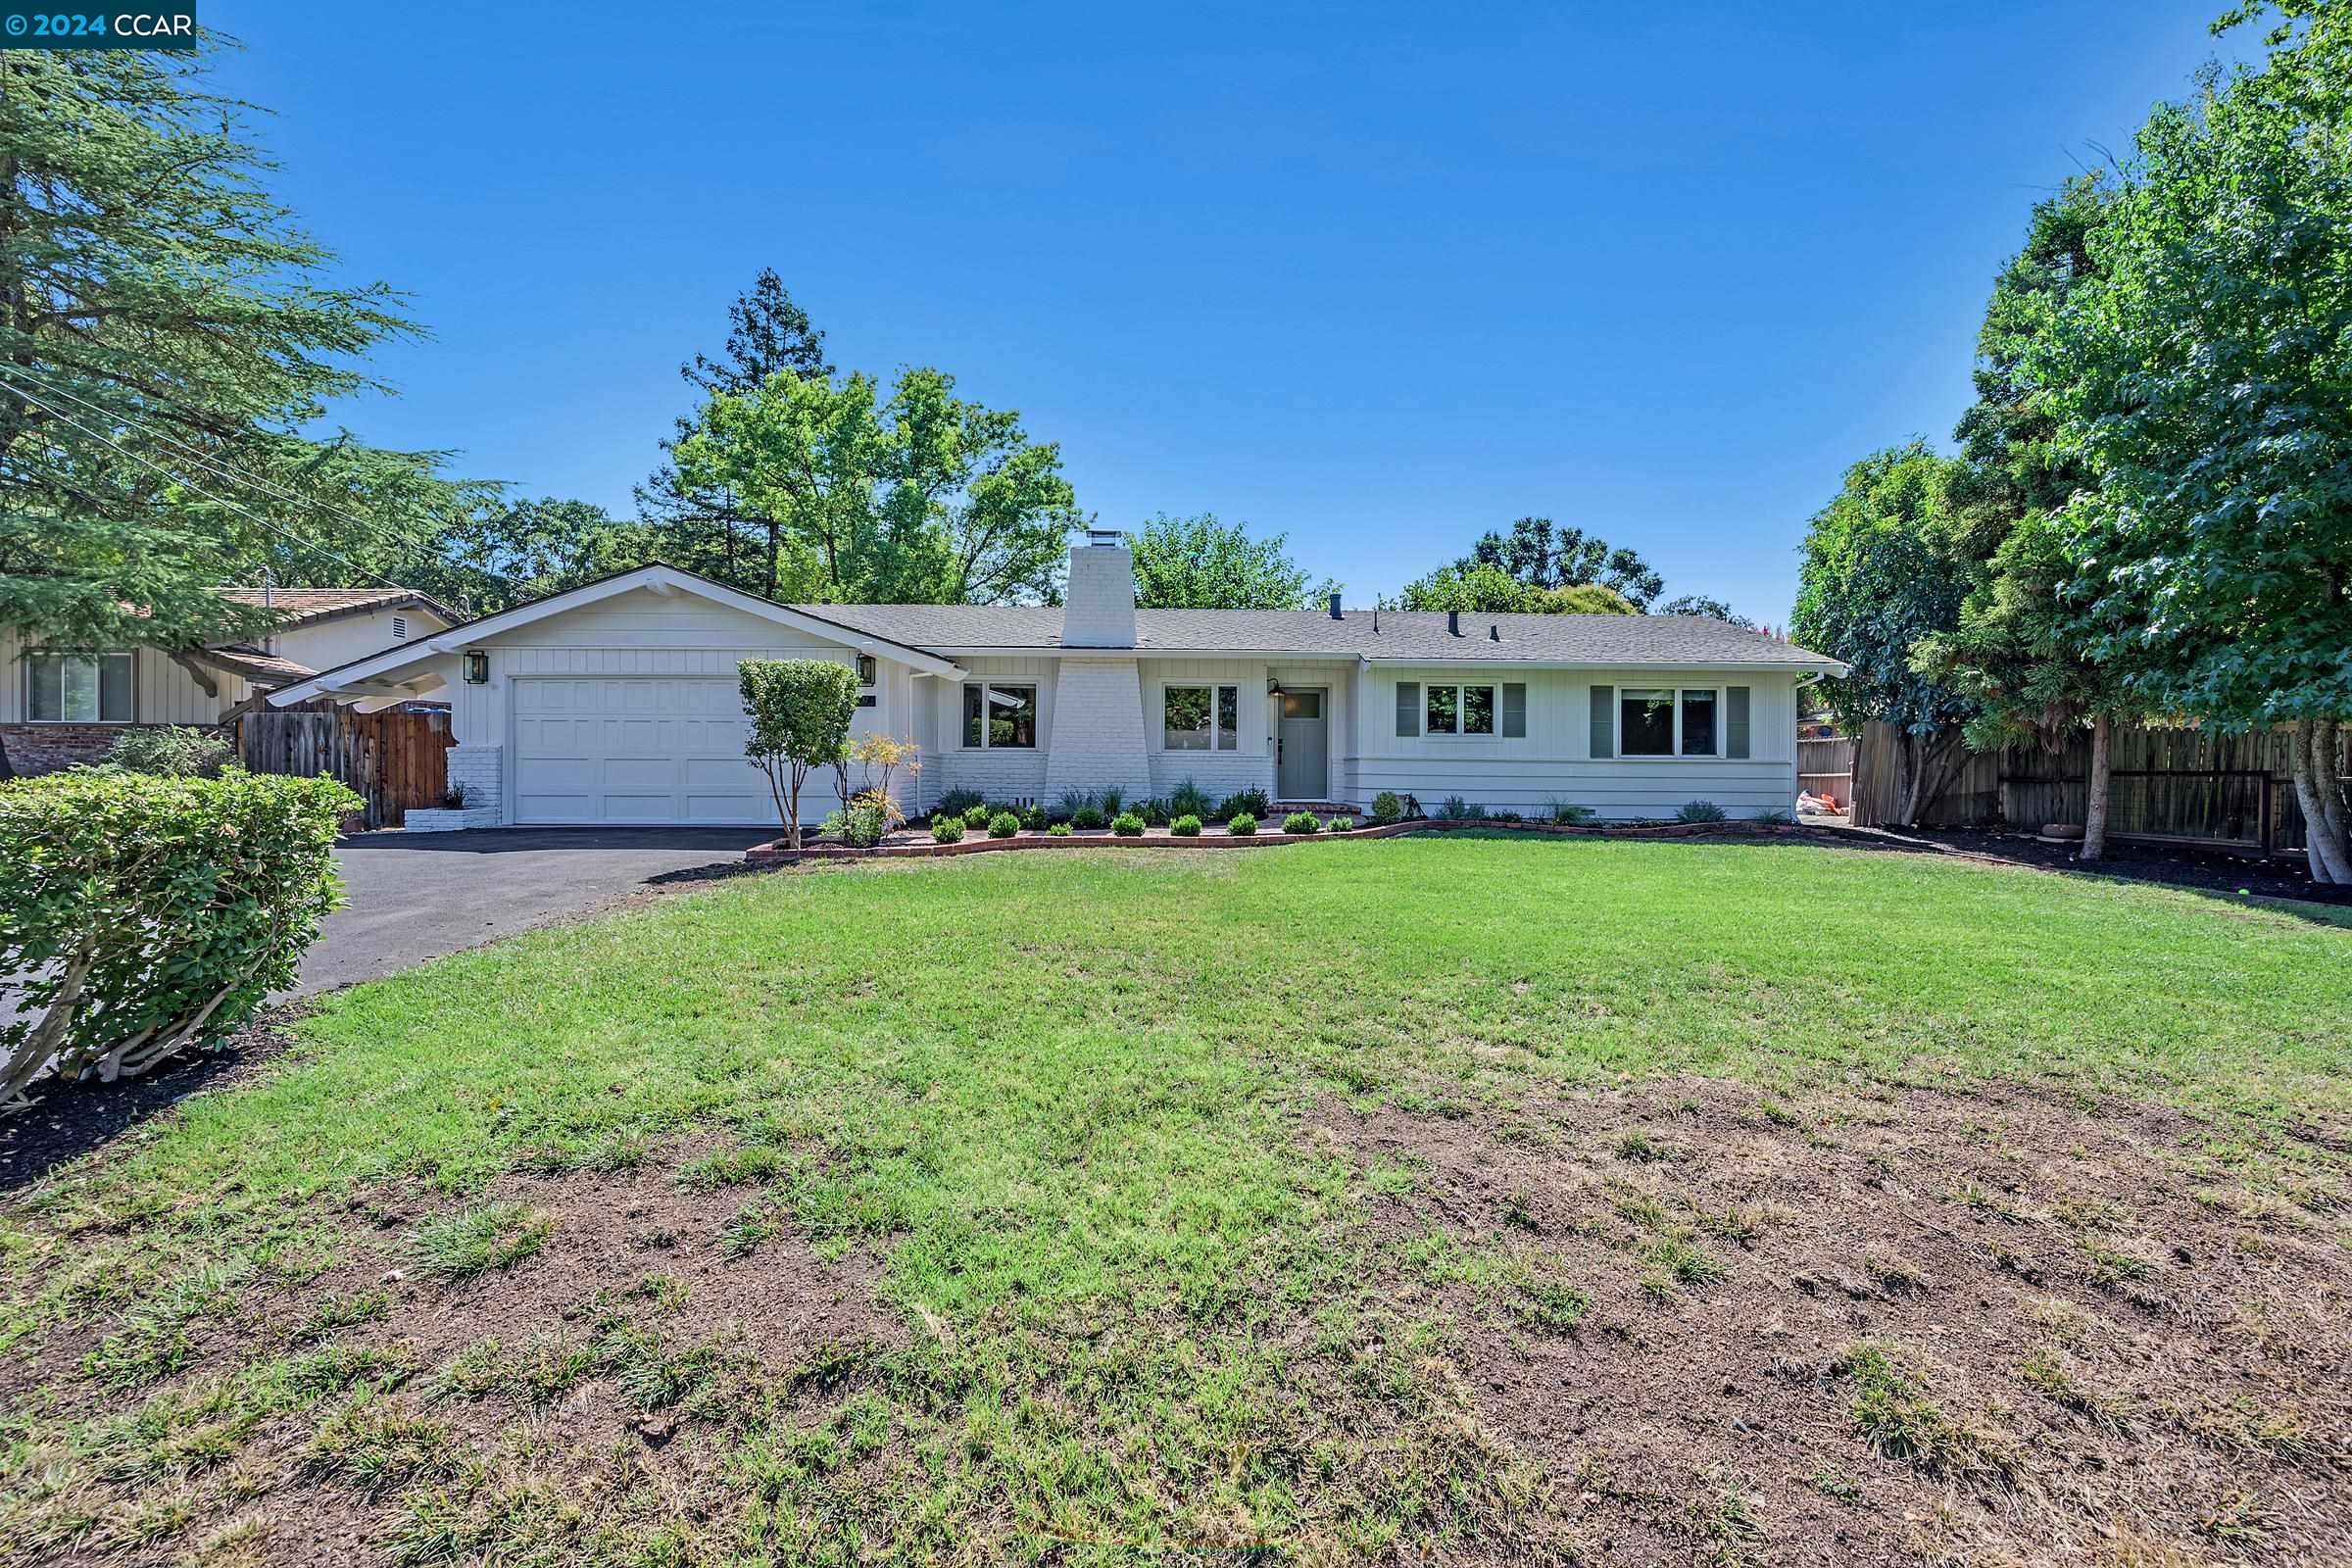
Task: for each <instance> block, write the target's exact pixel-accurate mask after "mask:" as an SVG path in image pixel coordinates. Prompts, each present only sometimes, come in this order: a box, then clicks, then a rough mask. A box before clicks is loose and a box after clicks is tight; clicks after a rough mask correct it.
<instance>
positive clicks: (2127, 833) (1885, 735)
mask: <svg viewBox="0 0 2352 1568" xmlns="http://www.w3.org/2000/svg"><path fill="white" fill-rule="evenodd" d="M2288 734H2289V732H2288V731H2286V730H2282V729H2280V730H2266V731H2262V732H2260V733H2256V734H2250V735H2217V734H2215V733H2213V732H2211V731H2209V730H2202V729H2190V728H2178V729H2142V728H2138V727H2132V726H2127V727H2122V728H2119V729H2117V730H2116V732H2115V735H2114V740H2113V743H2112V745H2111V747H2110V749H2109V763H2110V776H2109V780H2108V787H2107V831H2108V832H2109V833H2110V834H2112V835H2113V836H2115V837H2117V838H2128V839H2141V840H2149V841H2155V842H2171V843H2180V844H2202V845H2214V846H2220V847H2224V848H2229V849H2239V850H2248V851H2252V852H2255V853H2258V854H2278V855H2284V854H2297V855H2299V854H2301V853H2302V851H2303V811H2302V808H2301V807H2300V806H2299V805H2298V804H2297V803H2296V801H2295V788H2294V784H2293V782H2292V780H2291V779H2290V777H2289V775H2288V772H2287V739H2288ZM1800 744H1801V743H1800ZM1902 744H1903V738H1902V733H1901V732H1900V731H1899V730H1897V729H1896V728H1895V727H1894V726H1892V725H1890V724H1866V725H1864V726H1863V730H1862V734H1861V737H1860V740H1859V744H1858V745H1857V746H1856V748H1855V752H1854V825H1855V826H1857V827H1880V826H1889V825H1892V824H1893V823H1894V822H1895V819H1896V817H1897V815H1898V814H1899V813H1900V810H1901V806H1902V798H1901V793H1900V786H1901V773H1902V768H1901V755H1902ZM2345 753H2346V761H2345V764H2344V765H2345V766H2346V768H2347V770H2352V736H2347V737H2346V747H2345ZM1800 765H1801V764H1800ZM2089 779H2090V733H2089V732H2088V731H2087V730H2085V731H2082V732H2081V733H2079V734H2077V735H2074V736H2072V737H2070V738H2069V739H2068V741H2067V743H2066V745H2065V746H2063V747H2058V748H2045V747H2040V746H2012V747H2008V748H2006V749H2004V750H2002V751H1998V752H1974V753H1971V754H1969V755H1968V756H1967V757H1966V758H1965V759H1964V760H1962V762H1961V763H1960V765H1959V766H1958V767H1957V768H1956V769H1955V770H1954V771H1953V773H1952V776H1951V778H1950V780H1949V781H1948V782H1947V783H1946V784H1945V785H1944V787H1943V789H1942V790H1941V792H1939V793H1938V794H1937V795H1936V798H1935V799H1934V800H1933V801H1932V802H1930V803H1929V806H1928V808H1927V809H1926V810H1925V811H1923V812H1922V813H1921V825H1923V826H1926V827H1988V826H2006V827H2011V828H2022V829H2031V828H2037V827H2040V826H2041V825H2042V824H2043V823H2045V822H2067V823H2073V824H2076V825H2078V826H2079V825H2081V823H2082V819H2083V817H2084V815H2085V814H2086V812H2087V809H2088V805H2089V793H2090V792H2089Z"/></svg>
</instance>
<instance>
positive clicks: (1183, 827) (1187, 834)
mask: <svg viewBox="0 0 2352 1568" xmlns="http://www.w3.org/2000/svg"><path fill="white" fill-rule="evenodd" d="M1168 831H1169V832H1170V833H1172V834H1174V835H1175V836H1176V837H1178V838H1180V839H1197V838H1199V837H1200V836H1201V819H1200V818H1199V817H1197V816H1195V815H1193V814H1192V813H1191V812H1190V811H1187V812H1186V813H1185V814H1184V815H1182V816H1180V817H1178V818H1177V819H1176V820H1175V821H1173V822H1170V823H1169V824H1168Z"/></svg>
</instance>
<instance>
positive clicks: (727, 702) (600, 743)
mask: <svg viewBox="0 0 2352 1568" xmlns="http://www.w3.org/2000/svg"><path fill="white" fill-rule="evenodd" d="M514 703H515V720H514V735H515V740H514V746H515V754H514V765H515V820H516V821H518V822H628V823H641V824H642V823H661V822H709V823H764V822H768V821H772V820H773V819H774V816H775V805H774V803H773V802H772V801H770V800H769V799H768V794H767V787H766V784H765V783H764V782H763V781H762V780H761V779H760V775H759V773H758V772H756V771H755V770H754V769H753V768H752V767H751V766H750V764H749V763H747V762H746V761H745V760H744V756H743V741H744V732H745V730H746V728H747V721H746V720H745V718H744V716H743V699H742V695H741V692H740V690H739V688H738V686H737V684H736V682H735V681H734V680H733V679H731V678H711V679H679V678H673V677H661V678H655V677H635V678H608V679H601V680H577V679H551V678H522V679H517V680H516V681H515V693H514ZM810 793H811V795H812V796H813V795H814V794H815V792H813V791H812V792H810ZM824 799H827V800H829V799H830V796H829V795H828V796H826V797H824ZM811 804H812V805H813V804H814V802H813V801H812V802H811ZM822 814H823V812H822V811H821V810H818V811H815V812H814V813H813V815H816V816H821V815H822Z"/></svg>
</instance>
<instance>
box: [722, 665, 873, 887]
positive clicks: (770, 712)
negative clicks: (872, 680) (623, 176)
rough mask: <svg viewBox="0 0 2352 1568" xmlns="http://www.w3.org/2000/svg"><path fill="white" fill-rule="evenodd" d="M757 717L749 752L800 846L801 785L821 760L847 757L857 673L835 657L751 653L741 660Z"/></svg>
mask: <svg viewBox="0 0 2352 1568" xmlns="http://www.w3.org/2000/svg"><path fill="white" fill-rule="evenodd" d="M736 679H737V683H738V685H739V686H740V687H741V688H742V692H743V711H744V712H745V713H746V714H747V715H749V717H750V719H751V727H750V728H749V730H747V731H746V733H745V736H744V742H743V755H744V756H745V757H746V758H748V759H749V760H751V764H752V765H753V766H754V767H756V768H758V769H759V770H760V772H761V773H762V774H764V775H765V776H766V778H767V787H768V792H769V793H770V794H771V795H772V796H774V798H775V802H776V813H777V814H778V815H779V816H781V817H782V818H783V820H784V842H785V843H786V844H787V845H788V846H790V847H791V848H793V849H796V850H797V849H799V848H800V847H801V791H802V790H803V789H805V788H807V787H808V783H809V774H810V773H812V772H814V771H815V770H816V769H818V768H820V767H824V768H839V767H840V766H842V764H843V763H844V761H845V760H847V759H848V757H849V745H850V725H851V723H852V722H853V721H854V720H855V719H856V718H857V716H858V674H857V671H855V670H853V669H851V668H850V667H849V666H848V665H847V664H840V663H835V662H833V661H831V660H829V659H747V660H745V661H744V662H742V663H741V664H740V665H738V666H737V668H736Z"/></svg>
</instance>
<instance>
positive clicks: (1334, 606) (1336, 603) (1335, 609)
mask: <svg viewBox="0 0 2352 1568" xmlns="http://www.w3.org/2000/svg"><path fill="white" fill-rule="evenodd" d="M1331 618H1332V619H1334V620H1338V619H1340V618H1341V616H1340V596H1339V595H1338V594H1333V595H1332V596H1331Z"/></svg>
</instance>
